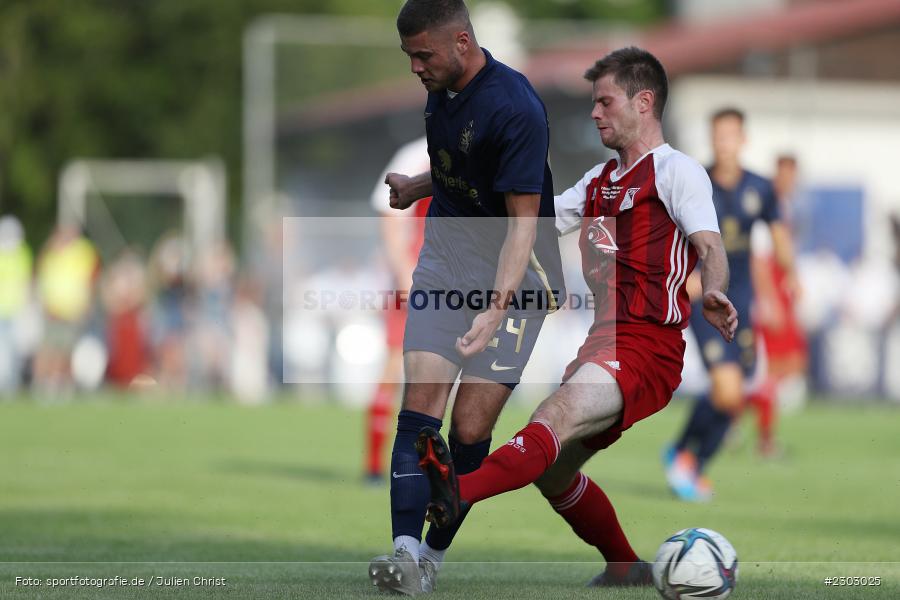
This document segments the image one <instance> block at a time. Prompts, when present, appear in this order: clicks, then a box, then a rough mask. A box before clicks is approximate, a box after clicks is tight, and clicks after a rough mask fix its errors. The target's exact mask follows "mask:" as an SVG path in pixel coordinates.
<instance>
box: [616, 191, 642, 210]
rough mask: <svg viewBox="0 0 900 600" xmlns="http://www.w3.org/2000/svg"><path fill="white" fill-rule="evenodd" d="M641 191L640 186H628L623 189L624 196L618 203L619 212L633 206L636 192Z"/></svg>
mask: <svg viewBox="0 0 900 600" xmlns="http://www.w3.org/2000/svg"><path fill="white" fill-rule="evenodd" d="M640 191H641V188H639V187H636V188H628V189H627V190H625V198H624V199H623V200H622V204H620V205H619V212H621V211H623V210H628V209H629V208H632V207H633V206H634V197H635V196H637V194H638V192H640Z"/></svg>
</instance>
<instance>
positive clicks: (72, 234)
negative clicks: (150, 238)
mask: <svg viewBox="0 0 900 600" xmlns="http://www.w3.org/2000/svg"><path fill="white" fill-rule="evenodd" d="M99 266H100V261H99V259H98V257H97V252H96V250H95V249H94V246H93V244H91V242H90V241H88V240H87V238H85V237H84V236H82V235H81V231H80V230H79V229H78V227H77V226H75V225H71V224H66V225H60V226H59V227H57V229H56V230H55V231H54V232H53V234H51V236H50V239H48V240H47V242H46V243H45V244H44V247H43V249H42V250H41V253H40V256H39V257H38V261H37V289H38V296H39V299H40V302H41V306H42V308H43V312H44V337H43V340H42V341H41V344H40V346H39V347H38V351H37V354H36V356H35V359H34V383H35V385H36V386H37V387H39V388H41V389H44V390H47V391H57V390H60V389H64V388H67V387H69V384H70V382H71V369H70V361H71V355H72V350H73V348H74V347H75V343H76V342H77V341H78V337H79V336H80V335H81V333H82V330H83V328H84V325H85V323H86V321H87V318H88V316H89V313H90V310H91V305H92V303H93V293H94V280H95V278H96V275H97V273H98V269H99Z"/></svg>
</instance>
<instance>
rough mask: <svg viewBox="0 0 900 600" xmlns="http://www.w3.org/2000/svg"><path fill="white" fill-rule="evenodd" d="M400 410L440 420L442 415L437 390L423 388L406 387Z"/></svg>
mask: <svg viewBox="0 0 900 600" xmlns="http://www.w3.org/2000/svg"><path fill="white" fill-rule="evenodd" d="M401 408H402V410H411V411H414V412H418V413H422V414H426V415H429V416H432V417H436V418H438V419H439V418H441V417H443V413H444V406H443V401H442V398H441V397H440V395H439V390H431V389H428V388H424V387H423V386H407V387H406V389H405V390H404V392H403V406H402V407H401Z"/></svg>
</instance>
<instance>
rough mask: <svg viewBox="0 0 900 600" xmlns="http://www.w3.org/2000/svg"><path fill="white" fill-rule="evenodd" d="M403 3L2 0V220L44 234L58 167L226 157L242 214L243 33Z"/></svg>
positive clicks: (641, 9) (543, 11)
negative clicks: (268, 17) (74, 162)
mask: <svg viewBox="0 0 900 600" xmlns="http://www.w3.org/2000/svg"><path fill="white" fill-rule="evenodd" d="M659 1H660V0H637V1H635V2H621V0H620V1H617V0H517V1H516V2H515V7H516V8H517V10H520V11H521V13H522V14H523V16H527V17H569V18H587V17H593V18H597V17H606V16H609V15H613V14H619V13H621V15H622V17H623V18H628V19H633V20H647V19H650V18H653V17H654V16H658V7H657V4H658V2H659ZM400 4H401V2H400V0H391V1H383V0H380V1H378V2H372V1H371V0H224V1H223V0H152V1H148V0H66V1H64V2H63V1H60V0H3V2H2V3H0V212H2V213H13V214H16V215H18V216H19V217H20V218H21V219H22V220H23V222H24V223H25V225H26V229H27V231H28V233H29V238H30V239H31V240H32V242H35V241H39V240H42V239H44V237H45V235H46V233H47V231H48V230H49V228H50V227H51V224H52V221H53V219H54V217H55V214H56V211H55V204H56V194H57V191H56V182H57V177H58V174H59V171H60V169H61V168H62V167H63V165H64V164H65V163H66V162H67V161H68V160H70V159H72V158H75V157H87V158H91V157H94V158H197V157H203V156H209V155H216V156H221V157H222V158H223V159H224V160H225V163H226V166H227V168H228V172H229V175H230V181H229V188H230V190H231V205H232V206H234V205H235V203H236V201H237V198H238V196H239V192H238V190H240V182H239V180H238V177H239V174H240V156H241V155H240V133H241V114H240V111H241V42H242V32H243V30H244V28H245V27H246V25H247V24H248V23H249V22H251V21H252V19H253V18H254V17H256V16H258V15H261V14H264V13H270V12H291V13H323V14H346V15H375V16H393V15H394V14H396V11H397V9H398V7H399V6H400ZM626 7H627V8H626ZM635 7H637V8H635ZM616 11H619V13H617V12H616ZM654 11H656V12H654Z"/></svg>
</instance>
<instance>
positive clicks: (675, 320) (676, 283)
mask: <svg viewBox="0 0 900 600" xmlns="http://www.w3.org/2000/svg"><path fill="white" fill-rule="evenodd" d="M618 168H619V163H618V161H617V160H616V159H612V160H610V161H609V162H607V163H604V164H600V165H597V166H596V167H594V168H593V169H591V170H590V171H588V172H587V173H586V174H585V176H584V177H583V178H582V179H581V181H579V182H578V183H577V184H575V186H573V187H571V188H569V189H568V190H566V191H565V192H563V193H562V194H561V195H559V196H557V197H556V224H557V228H558V229H559V231H560V235H562V234H565V233H568V232H570V231H574V230H575V229H578V228H580V230H581V238H580V240H579V247H580V248H581V263H582V271H583V273H584V278H585V281H587V284H588V287H589V288H590V289H591V292H592V293H593V294H594V301H595V316H594V326H595V327H597V326H598V325H614V324H618V323H655V324H659V325H665V326H672V327H677V328H679V329H683V328H684V327H686V326H687V323H688V317H689V316H690V311H691V308H690V301H689V299H688V294H687V291H686V290H685V285H684V284H685V281H686V280H687V276H688V275H689V274H690V272H691V271H692V270H693V269H694V266H696V264H697V252H696V250H694V248H693V246H692V245H691V244H690V243H689V241H688V239H687V238H688V236H690V235H691V234H693V233H696V232H697V231H713V232H716V233H718V232H719V226H718V222H717V219H716V210H715V207H714V205H713V200H712V184H711V183H710V181H709V176H708V175H707V173H706V170H704V169H703V167H702V166H701V165H700V164H699V163H698V162H697V161H695V160H694V159H692V158H690V157H688V156H687V155H685V154H683V153H681V152H679V151H677V150H675V149H673V148H672V147H671V146H669V145H668V144H663V145H662V146H659V147H657V148H654V149H653V150H651V151H650V152H648V153H647V154H645V155H644V156H642V157H641V159H640V160H638V161H637V162H636V163H635V164H634V165H633V166H632V167H631V168H630V169H628V170H627V171H625V172H619V171H618Z"/></svg>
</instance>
